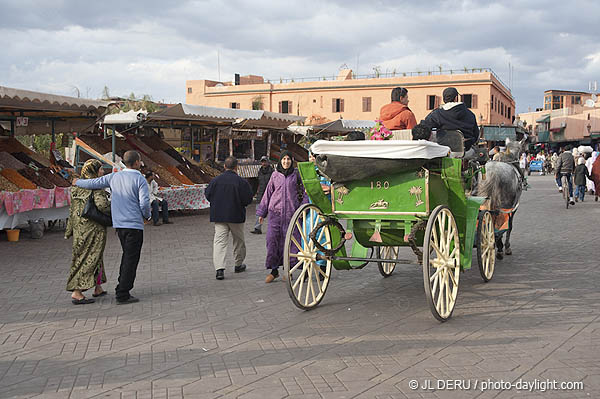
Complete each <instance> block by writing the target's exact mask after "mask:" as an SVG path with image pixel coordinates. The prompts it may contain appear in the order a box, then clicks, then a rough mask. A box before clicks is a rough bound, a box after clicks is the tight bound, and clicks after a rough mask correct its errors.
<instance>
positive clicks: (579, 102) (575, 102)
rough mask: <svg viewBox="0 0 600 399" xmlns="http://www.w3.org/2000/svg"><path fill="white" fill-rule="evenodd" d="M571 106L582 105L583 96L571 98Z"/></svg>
mask: <svg viewBox="0 0 600 399" xmlns="http://www.w3.org/2000/svg"><path fill="white" fill-rule="evenodd" d="M571 104H581V96H571Z"/></svg>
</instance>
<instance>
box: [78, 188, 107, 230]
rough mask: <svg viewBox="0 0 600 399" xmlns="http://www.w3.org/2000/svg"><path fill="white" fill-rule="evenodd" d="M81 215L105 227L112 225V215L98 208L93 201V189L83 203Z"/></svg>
mask: <svg viewBox="0 0 600 399" xmlns="http://www.w3.org/2000/svg"><path fill="white" fill-rule="evenodd" d="M81 216H82V217H84V218H86V219H89V220H92V221H94V222H96V223H98V224H101V225H102V226H105V227H109V226H112V217H111V216H110V215H107V214H106V213H103V212H100V211H99V210H98V207H97V206H96V203H95V202H94V192H93V191H92V194H90V197H89V198H88V200H87V202H86V203H85V207H84V208H83V212H82V213H81Z"/></svg>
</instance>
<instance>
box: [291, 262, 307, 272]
mask: <svg viewBox="0 0 600 399" xmlns="http://www.w3.org/2000/svg"><path fill="white" fill-rule="evenodd" d="M303 263H304V261H303V260H299V261H298V263H296V264H295V265H294V267H292V268H291V269H290V273H293V272H295V271H296V270H297V269H298V266H300V265H301V264H303Z"/></svg>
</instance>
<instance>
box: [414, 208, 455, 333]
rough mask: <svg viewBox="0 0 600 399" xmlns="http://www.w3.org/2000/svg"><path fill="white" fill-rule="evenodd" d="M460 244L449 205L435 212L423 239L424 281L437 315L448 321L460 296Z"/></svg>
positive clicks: (438, 317)
mask: <svg viewBox="0 0 600 399" xmlns="http://www.w3.org/2000/svg"><path fill="white" fill-rule="evenodd" d="M459 277H460V245H459V238H458V228H457V227H456V222H455V221H454V216H452V212H450V209H448V207H447V206H445V205H439V206H437V207H436V208H435V209H434V210H433V212H432V213H431V215H430V217H429V220H428V221H427V228H426V229H425V238H424V240H423V284H424V286H425V295H426V296H427V302H428V303H429V308H430V309H431V313H432V314H433V316H434V317H435V318H436V319H438V320H439V321H446V320H448V319H449V318H450V316H452V311H453V310H454V305H455V304H456V297H457V295H458V279H459Z"/></svg>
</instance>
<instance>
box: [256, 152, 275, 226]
mask: <svg viewBox="0 0 600 399" xmlns="http://www.w3.org/2000/svg"><path fill="white" fill-rule="evenodd" d="M273 170H274V169H273V167H272V166H271V164H269V158H267V157H266V156H263V157H262V158H260V169H259V170H258V190H256V203H257V204H260V201H261V200H262V197H263V194H264V193H265V189H266V188H267V184H268V183H269V180H270V179H271V175H272V174H273ZM261 226H262V224H260V223H259V222H258V216H257V217H256V221H255V222H254V230H252V231H251V233H252V234H262V229H261Z"/></svg>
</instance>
